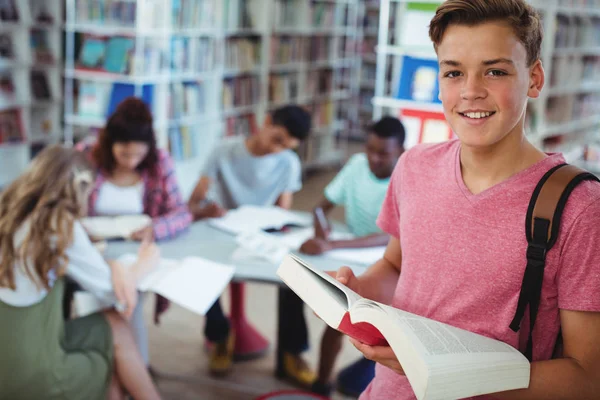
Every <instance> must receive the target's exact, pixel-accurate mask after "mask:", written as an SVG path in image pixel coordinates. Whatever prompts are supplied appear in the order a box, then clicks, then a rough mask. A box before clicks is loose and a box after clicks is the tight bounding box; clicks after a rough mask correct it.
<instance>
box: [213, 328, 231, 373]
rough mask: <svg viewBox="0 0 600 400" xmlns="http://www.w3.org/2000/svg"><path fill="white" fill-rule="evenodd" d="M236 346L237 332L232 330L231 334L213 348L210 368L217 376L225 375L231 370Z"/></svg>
mask: <svg viewBox="0 0 600 400" xmlns="http://www.w3.org/2000/svg"><path fill="white" fill-rule="evenodd" d="M234 347H235V334H234V332H233V330H230V332H229V336H228V337H227V338H226V339H225V340H223V341H221V342H218V343H215V345H214V347H213V348H212V349H211V354H210V361H209V365H208V369H209V370H210V373H211V374H212V375H215V376H225V375H227V374H228V373H230V372H231V367H232V366H233V349H234Z"/></svg>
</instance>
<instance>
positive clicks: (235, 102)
mask: <svg viewBox="0 0 600 400" xmlns="http://www.w3.org/2000/svg"><path fill="white" fill-rule="evenodd" d="M259 98H260V83H259V80H258V77H256V76H252V75H250V76H238V77H235V78H229V79H225V80H223V108H225V109H227V108H232V107H240V106H250V105H253V104H256V103H258V101H259Z"/></svg>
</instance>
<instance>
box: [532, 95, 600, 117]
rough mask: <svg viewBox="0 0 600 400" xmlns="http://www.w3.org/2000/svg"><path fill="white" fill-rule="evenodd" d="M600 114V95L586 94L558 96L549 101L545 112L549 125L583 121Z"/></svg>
mask: <svg viewBox="0 0 600 400" xmlns="http://www.w3.org/2000/svg"><path fill="white" fill-rule="evenodd" d="M599 114H600V94H598V93H586V94H580V95H577V96H557V97H552V98H550V99H548V103H547V107H546V110H545V115H544V117H545V119H546V124H547V125H553V124H560V123H565V122H569V121H572V120H581V119H585V118H588V117H593V116H597V115H599Z"/></svg>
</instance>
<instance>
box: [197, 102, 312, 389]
mask: <svg viewBox="0 0 600 400" xmlns="http://www.w3.org/2000/svg"><path fill="white" fill-rule="evenodd" d="M310 127H311V117H310V115H309V114H308V113H307V112H306V111H305V110H304V109H302V108H300V107H298V106H293V105H289V106H285V107H282V108H279V109H277V110H275V111H273V112H272V113H271V114H269V115H267V116H266V118H265V122H264V124H263V126H262V128H261V129H260V131H259V132H258V133H257V134H255V135H251V136H249V137H247V138H245V137H232V138H227V139H225V140H224V141H223V142H222V143H220V144H219V145H218V146H217V148H216V149H215V150H214V151H213V152H212V154H211V156H210V158H209V160H208V161H207V163H206V167H205V170H204V171H203V173H202V176H201V178H200V180H199V182H198V184H197V186H196V188H195V189H194V192H193V193H192V196H191V198H190V201H189V208H190V211H191V212H192V213H193V215H194V218H195V219H200V218H206V217H218V216H222V215H223V214H224V213H225V212H226V210H228V209H233V208H236V207H239V206H242V205H258V206H270V205H277V206H280V207H282V208H286V209H289V208H290V207H291V206H292V198H293V193H294V192H296V191H298V190H300V188H301V186H302V182H301V165H300V159H299V158H298V155H297V154H296V153H295V152H294V151H293V150H292V149H294V148H296V147H297V146H298V145H299V144H300V142H301V141H303V140H304V139H306V137H307V136H308V134H309V131H310ZM279 301H280V310H281V311H283V310H286V312H280V321H279V331H280V339H279V343H278V367H277V373H278V375H279V376H280V377H286V378H289V379H291V380H293V381H294V382H296V383H298V384H301V385H303V386H310V385H311V384H312V381H313V380H314V373H313V372H312V371H310V369H309V368H308V367H307V365H306V364H305V363H304V361H303V360H302V358H301V357H300V354H301V353H302V352H303V351H304V350H305V349H306V348H307V347H308V338H307V328H306V321H305V319H304V314H303V303H302V301H301V300H300V298H298V297H297V296H296V295H295V294H294V293H293V292H292V291H291V290H289V289H287V288H286V289H280V292H279ZM243 334H244V332H233V329H231V328H230V322H229V321H228V319H227V318H226V317H225V315H224V314H223V311H222V309H221V305H220V302H219V300H217V302H216V303H215V304H214V306H213V307H212V308H211V309H210V310H209V311H208V313H207V315H206V326H205V336H206V338H207V339H208V340H209V341H211V342H213V343H215V346H214V349H213V352H212V354H211V357H210V366H209V368H210V371H211V372H212V373H213V374H215V375H223V374H226V373H228V372H229V371H230V370H231V367H232V358H233V350H234V344H235V335H238V336H241V335H243Z"/></svg>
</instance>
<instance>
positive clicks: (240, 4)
mask: <svg viewBox="0 0 600 400" xmlns="http://www.w3.org/2000/svg"><path fill="white" fill-rule="evenodd" d="M263 12H264V8H263V4H262V1H261V0H223V17H224V26H225V29H259V25H260V22H261V14H262V13H263Z"/></svg>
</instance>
